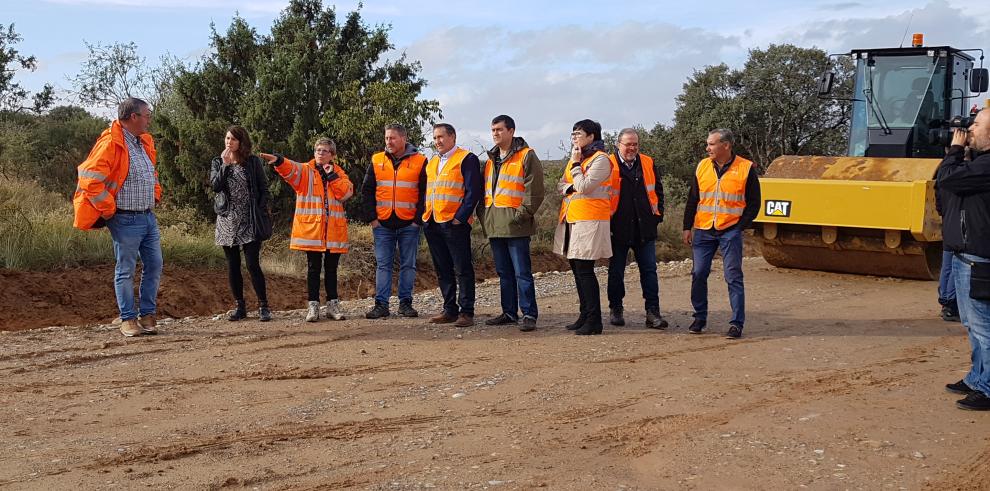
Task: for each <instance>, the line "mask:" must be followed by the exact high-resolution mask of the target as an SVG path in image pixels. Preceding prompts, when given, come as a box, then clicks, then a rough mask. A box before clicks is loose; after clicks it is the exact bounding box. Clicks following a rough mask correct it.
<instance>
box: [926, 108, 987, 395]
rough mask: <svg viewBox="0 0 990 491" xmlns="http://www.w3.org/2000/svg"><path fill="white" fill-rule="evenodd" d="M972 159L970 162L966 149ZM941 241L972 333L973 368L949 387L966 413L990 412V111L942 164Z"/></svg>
mask: <svg viewBox="0 0 990 491" xmlns="http://www.w3.org/2000/svg"><path fill="white" fill-rule="evenodd" d="M967 144H968V146H969V151H970V155H971V157H972V160H968V161H967V160H966V159H965V154H966V145H967ZM936 176H937V185H938V189H939V193H940V195H939V197H940V199H941V205H942V240H943V241H944V246H945V248H946V249H948V250H950V251H952V252H953V253H954V254H953V257H952V277H953V279H954V280H955V283H956V302H957V303H958V305H959V316H960V317H961V319H962V323H963V325H965V326H966V329H967V330H968V331H969V343H970V346H971V347H972V362H973V366H972V368H971V369H970V371H969V373H968V374H966V377H965V378H963V379H962V380H960V381H958V382H956V383H952V384H948V385H946V386H945V387H946V389H947V390H948V391H949V392H953V393H957V394H963V395H965V396H966V397H965V398H964V399H961V400H959V401H957V402H956V405H957V406H958V407H960V408H962V409H971V410H978V411H988V410H990V397H988V396H990V110H987V109H984V110H982V111H980V113H979V114H978V115H977V116H976V120H975V121H974V122H973V125H972V126H970V128H969V131H968V132H967V131H965V130H956V133H955V135H954V136H953V138H952V146H951V147H950V148H949V152H948V154H947V155H946V157H945V159H944V160H942V163H941V164H939V168H938V172H937V173H936Z"/></svg>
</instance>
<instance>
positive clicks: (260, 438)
mask: <svg viewBox="0 0 990 491" xmlns="http://www.w3.org/2000/svg"><path fill="white" fill-rule="evenodd" d="M440 418H441V417H440V416H405V417H397V418H384V419H383V418H372V419H369V420H363V421H347V422H344V423H325V424H314V425H308V426H303V427H299V426H298V425H296V424H292V425H287V426H286V427H279V428H274V429H270V430H262V431H257V432H253V433H240V434H238V433H234V434H231V433H221V434H215V435H209V436H204V437H200V438H199V439H198V441H196V440H194V441H192V442H183V443H176V444H171V445H160V446H143V447H139V448H138V449H137V450H135V451H133V452H128V453H126V454H123V455H118V456H116V457H111V458H101V459H97V460H96V461H95V462H93V463H92V464H88V465H85V466H83V468H86V469H100V468H103V467H115V466H119V465H126V464H150V463H156V462H164V461H170V460H177V459H182V458H187V457H192V456H196V455H199V454H203V453H210V452H214V451H217V450H224V449H227V448H230V447H231V446H233V445H236V444H268V445H274V444H277V443H285V442H295V441H299V440H310V439H317V438H318V439H326V440H348V441H349V440H357V439H360V438H364V437H366V436H371V435H379V434H385V433H396V432H400V431H403V430H407V429H418V428H419V427H421V426H423V425H425V424H427V423H432V422H434V421H437V420H439V419H440Z"/></svg>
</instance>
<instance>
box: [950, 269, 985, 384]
mask: <svg viewBox="0 0 990 491" xmlns="http://www.w3.org/2000/svg"><path fill="white" fill-rule="evenodd" d="M963 257H965V258H966V259H968V260H969V261H971V262H990V258H983V257H979V256H973V255H970V254H963ZM971 269H972V267H971V266H970V265H968V264H966V263H965V262H964V261H962V260H960V259H959V258H958V257H953V258H952V278H953V279H955V280H956V302H957V303H958V304H959V318H960V319H961V320H962V323H963V325H964V326H966V330H967V331H969V344H970V346H971V347H972V348H973V353H972V355H971V357H972V360H973V368H971V369H970V370H969V373H967V374H966V378H965V379H963V380H964V381H965V382H966V385H968V386H970V387H971V388H973V389H976V390H978V391H980V392H982V393H983V395H987V396H990V301H986V300H975V299H972V298H970V297H969V281H970V270H971Z"/></svg>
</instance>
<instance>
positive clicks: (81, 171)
mask: <svg viewBox="0 0 990 491" xmlns="http://www.w3.org/2000/svg"><path fill="white" fill-rule="evenodd" d="M150 125H151V107H150V106H149V105H148V103H146V102H144V101H142V100H141V99H136V98H133V97H128V98H127V99H124V101H123V102H121V103H120V106H119V107H118V109H117V119H116V120H115V121H114V122H113V123H111V125H110V128H109V129H107V130H105V131H104V132H103V134H102V135H100V138H99V139H97V141H96V145H95V146H94V147H93V149H92V150H91V151H90V153H89V157H87V158H86V160H85V161H84V162H83V163H82V164H79V167H78V168H77V172H78V175H79V181H78V185H77V186H76V192H75V196H74V197H73V200H72V203H73V207H74V208H75V220H74V223H73V225H74V226H75V227H76V228H79V229H81V230H90V229H94V228H101V227H103V226H106V227H107V229H109V230H110V237H111V238H112V239H113V252H114V256H115V258H116V261H117V264H116V266H115V267H114V291H115V292H116V295H117V307H118V308H119V309H120V320H121V321H122V322H121V324H120V332H121V334H123V335H124V336H137V335H139V334H157V333H158V330H157V326H156V320H155V316H156V314H157V311H158V285H159V282H160V281H161V274H162V248H161V237H160V235H159V232H158V221H157V219H156V218H155V213H154V208H155V205H156V204H157V203H158V202H159V201H160V200H161V197H162V188H161V186H160V185H159V183H158V172H157V171H156V170H155V143H154V140H152V138H151V135H149V134H148V127H149V126H150ZM138 257H140V258H141V264H142V268H141V288H140V294H141V298H140V304H139V305H138V309H135V305H134V302H135V300H134V270H135V267H136V266H137V260H138Z"/></svg>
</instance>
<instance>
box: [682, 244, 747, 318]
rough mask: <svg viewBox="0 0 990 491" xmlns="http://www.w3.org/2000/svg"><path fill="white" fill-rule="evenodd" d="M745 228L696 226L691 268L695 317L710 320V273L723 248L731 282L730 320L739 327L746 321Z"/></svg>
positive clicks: (723, 263) (692, 245)
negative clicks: (743, 241)
mask: <svg viewBox="0 0 990 491" xmlns="http://www.w3.org/2000/svg"><path fill="white" fill-rule="evenodd" d="M742 245H743V243H742V230H739V229H738V228H734V229H732V230H729V231H727V232H724V233H718V232H715V231H714V230H699V229H694V238H693V239H692V241H691V251H692V252H693V253H694V268H693V269H692V270H691V305H692V306H694V318H695V319H699V320H703V321H707V320H708V275H709V274H711V272H712V258H714V257H715V250H716V249H717V250H721V251H722V270H723V272H724V274H725V282H726V283H728V285H729V305H731V306H732V319H731V320H730V321H729V324H734V325H737V326H739V327H742V326H743V323H744V322H746V291H745V288H744V287H743V272H742Z"/></svg>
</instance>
